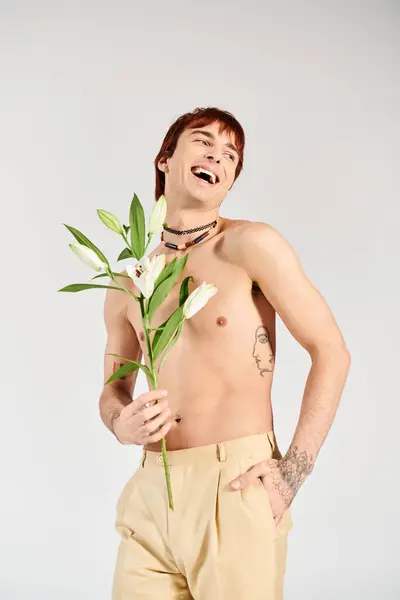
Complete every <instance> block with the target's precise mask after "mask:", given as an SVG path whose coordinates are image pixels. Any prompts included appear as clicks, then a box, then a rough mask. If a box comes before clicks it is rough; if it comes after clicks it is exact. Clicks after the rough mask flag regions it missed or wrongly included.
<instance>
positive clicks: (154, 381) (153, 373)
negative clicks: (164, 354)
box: [139, 294, 174, 510]
mask: <svg viewBox="0 0 400 600" xmlns="http://www.w3.org/2000/svg"><path fill="white" fill-rule="evenodd" d="M139 304H140V311H141V313H142V322H143V328H144V331H145V335H146V343H147V353H148V356H149V362H150V372H151V379H152V384H153V389H156V388H157V387H158V383H157V373H156V369H155V367H154V361H153V352H152V349H151V342H150V335H149V330H148V329H147V325H146V313H145V310H144V296H143V294H141V295H140V298H139ZM157 403H158V400H156V404H157ZM161 451H162V457H163V464H164V473H165V480H166V482H167V492H168V504H169V507H170V509H171V510H174V502H173V498H172V488H171V477H170V473H169V467H168V462H167V444H166V440H165V437H163V438H162V439H161Z"/></svg>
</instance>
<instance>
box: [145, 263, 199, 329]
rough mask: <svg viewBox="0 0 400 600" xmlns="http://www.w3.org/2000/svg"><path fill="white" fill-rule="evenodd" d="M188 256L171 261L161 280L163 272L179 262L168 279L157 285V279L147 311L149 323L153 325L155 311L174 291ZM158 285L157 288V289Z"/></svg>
mask: <svg viewBox="0 0 400 600" xmlns="http://www.w3.org/2000/svg"><path fill="white" fill-rule="evenodd" d="M188 256H189V255H188V254H187V255H186V256H185V257H184V258H183V259H180V258H178V259H175V258H174V260H173V261H171V262H170V263H169V265H167V266H166V267H165V269H164V270H163V271H162V272H161V273H160V276H159V278H161V275H163V272H164V271H166V270H167V269H168V267H169V266H170V265H171V264H172V263H173V262H174V261H175V260H176V261H177V262H175V264H174V266H173V268H172V273H171V274H170V275H169V277H167V278H166V279H161V283H157V282H158V280H159V278H157V280H156V283H155V284H154V292H153V293H152V295H151V296H150V298H149V301H148V309H147V314H148V317H149V323H150V324H151V321H152V318H153V315H154V313H155V311H156V310H157V308H158V307H159V306H160V305H161V304H162V303H163V302H164V300H165V298H166V297H167V296H168V294H169V293H170V291H171V290H172V288H173V286H174V284H175V282H176V280H177V279H178V277H179V275H180V274H181V272H182V270H183V268H184V266H185V264H186V260H187V259H188ZM156 285H157V287H156Z"/></svg>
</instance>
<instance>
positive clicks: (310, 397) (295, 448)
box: [236, 222, 350, 506]
mask: <svg viewBox="0 0 400 600" xmlns="http://www.w3.org/2000/svg"><path fill="white" fill-rule="evenodd" d="M237 241H238V243H237V246H236V252H237V253H238V260H239V261H240V263H241V264H242V266H243V267H244V268H245V269H246V271H247V273H248V275H249V276H250V277H251V279H252V281H257V283H258V285H259V287H260V289H261V291H262V292H263V294H264V296H265V297H266V298H267V299H268V301H269V302H270V303H271V305H272V306H273V307H274V309H275V310H276V312H277V313H278V314H279V316H280V317H281V319H282V321H283V323H284V324H285V325H286V327H287V328H288V330H289V332H290V333H291V334H292V335H293V337H294V338H295V339H296V340H297V341H298V342H299V344H301V346H303V348H305V350H306V351H307V352H308V353H309V355H310V357H311V361H312V366H311V369H310V372H309V375H308V378H307V382H306V386H305V390H304V395H303V400H302V405H301V411H300V416H299V421H298V424H297V427H296V430H295V433H294V437H293V440H292V442H291V444H290V446H289V449H288V451H287V453H286V454H285V456H284V457H283V458H282V459H281V460H280V461H279V471H280V479H281V481H280V486H279V493H280V495H281V496H282V497H283V498H284V499H285V504H286V505H287V506H288V505H289V504H290V503H291V501H292V499H293V497H294V495H295V494H296V492H297V490H298V489H299V487H300V485H301V484H302V483H303V481H304V479H305V478H306V477H307V475H309V474H310V473H311V471H312V470H313V468H314V462H315V459H316V457H317V455H318V452H319V450H320V448H321V446H322V444H323V442H324V439H325V437H326V436H327V434H328V431H329V429H330V427H331V425H332V422H333V419H334V417H335V414H336V410H337V407H338V404H339V400H340V397H341V394H342V391H343V388H344V385H345V382H346V379H347V374H348V370H349V366H350V353H349V351H348V350H347V348H346V345H345V342H344V339H343V336H342V334H341V332H340V330H339V328H338V326H337V324H336V322H335V319H334V317H333V315H332V313H331V311H330V309H329V307H328V305H327V303H326V302H325V300H324V299H323V297H322V296H321V295H320V293H319V292H318V290H317V289H316V288H315V286H314V285H313V284H312V283H311V282H310V281H309V279H308V278H307V276H306V275H305V273H304V271H303V268H302V266H301V264H300V261H299V259H298V258H297V256H296V254H295V252H294V251H293V249H292V247H291V246H290V244H289V243H288V242H287V241H286V240H285V239H284V238H283V237H282V236H281V235H280V234H279V233H278V232H277V231H276V230H275V229H274V228H273V227H271V226H269V225H266V224H264V223H260V222H256V223H249V224H246V226H245V227H243V228H242V230H241V231H240V232H239V233H238V238H237Z"/></svg>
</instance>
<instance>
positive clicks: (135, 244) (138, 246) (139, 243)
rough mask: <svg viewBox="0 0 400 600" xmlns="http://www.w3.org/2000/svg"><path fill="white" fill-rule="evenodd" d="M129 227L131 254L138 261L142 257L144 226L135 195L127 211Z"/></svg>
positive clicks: (138, 201)
mask: <svg viewBox="0 0 400 600" xmlns="http://www.w3.org/2000/svg"><path fill="white" fill-rule="evenodd" d="M129 225H130V228H131V232H130V233H131V248H132V252H133V255H134V256H135V257H136V258H137V259H138V260H140V259H141V258H142V256H143V255H144V249H145V233H146V225H145V217H144V210H143V206H142V205H141V203H140V200H139V198H138V197H137V196H136V194H134V195H133V199H132V202H131V206H130V210H129Z"/></svg>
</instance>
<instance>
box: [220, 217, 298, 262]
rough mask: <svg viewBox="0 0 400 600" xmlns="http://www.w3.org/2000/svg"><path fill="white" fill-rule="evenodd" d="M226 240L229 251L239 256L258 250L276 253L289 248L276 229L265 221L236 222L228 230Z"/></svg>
mask: <svg viewBox="0 0 400 600" xmlns="http://www.w3.org/2000/svg"><path fill="white" fill-rule="evenodd" d="M226 239H227V249H229V251H230V252H233V253H234V254H235V255H238V256H239V255H240V256H241V255H244V254H246V253H248V252H252V251H256V250H257V249H262V250H263V252H264V253H265V252H271V253H274V252H276V251H279V250H283V249H284V248H285V247H286V248H287V247H288V246H289V244H288V242H287V240H286V239H285V238H284V237H283V235H282V234H281V233H280V232H279V231H278V230H277V229H276V228H275V227H273V226H272V225H269V224H268V223H264V222H263V221H248V220H240V221H236V222H235V223H234V224H233V225H232V226H231V227H230V228H229V229H228V230H227V235H226Z"/></svg>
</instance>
